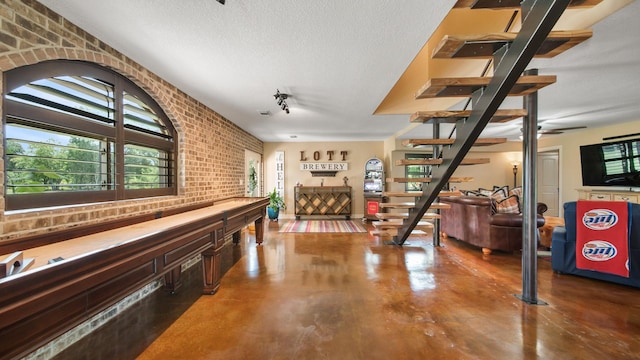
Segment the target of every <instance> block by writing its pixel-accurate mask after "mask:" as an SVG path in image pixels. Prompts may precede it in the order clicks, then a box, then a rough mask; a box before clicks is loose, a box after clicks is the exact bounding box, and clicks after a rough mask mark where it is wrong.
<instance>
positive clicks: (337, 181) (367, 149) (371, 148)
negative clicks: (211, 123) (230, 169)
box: [263, 141, 388, 219]
mask: <svg viewBox="0 0 640 360" xmlns="http://www.w3.org/2000/svg"><path fill="white" fill-rule="evenodd" d="M383 148H384V143H383V141H362V142H357V141H354V142H279V143H264V157H263V163H264V179H263V183H264V190H263V191H264V193H263V194H264V195H266V194H267V193H268V192H270V191H272V190H273V188H274V187H275V183H276V173H275V152H276V151H284V172H285V186H284V190H285V191H284V201H285V204H286V205H287V209H286V210H285V211H281V213H280V214H281V215H280V216H281V218H284V219H287V218H293V217H294V210H295V202H294V198H293V197H294V186H296V183H297V182H300V183H301V184H303V185H305V186H320V183H321V181H322V180H323V181H324V186H342V185H343V183H344V181H343V178H344V177H345V176H346V177H347V178H348V184H349V186H351V188H352V192H351V199H352V203H351V217H352V218H353V219H359V218H362V217H363V215H364V192H363V183H364V166H365V163H366V162H367V160H368V159H370V158H372V157H377V158H379V159H383V156H384V150H383ZM331 150H332V151H334V158H333V160H329V157H328V155H327V151H331ZM301 151H304V153H305V156H306V157H307V161H304V162H322V163H332V162H346V163H347V164H348V167H349V169H348V170H347V171H338V173H337V174H336V176H335V177H323V178H321V177H312V176H311V172H309V171H302V170H300V163H301V162H303V161H301V155H300V152H301ZM316 151H318V152H319V153H320V159H319V160H318V161H315V160H314V159H313V154H314V152H316ZM341 151H346V152H347V155H346V160H344V161H343V160H342V157H341V155H340V152H341ZM385 170H388V163H386V162H385Z"/></svg>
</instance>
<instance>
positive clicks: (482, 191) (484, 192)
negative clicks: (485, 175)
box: [478, 188, 493, 197]
mask: <svg viewBox="0 0 640 360" xmlns="http://www.w3.org/2000/svg"><path fill="white" fill-rule="evenodd" d="M478 192H479V193H480V194H481V195H482V196H488V197H490V196H491V195H492V194H493V190H489V189H483V188H479V189H478Z"/></svg>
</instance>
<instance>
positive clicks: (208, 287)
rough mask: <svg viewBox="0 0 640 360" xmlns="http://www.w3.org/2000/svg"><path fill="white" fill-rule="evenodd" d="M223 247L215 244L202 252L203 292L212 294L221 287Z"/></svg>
mask: <svg viewBox="0 0 640 360" xmlns="http://www.w3.org/2000/svg"><path fill="white" fill-rule="evenodd" d="M221 257H222V247H220V248H218V249H215V248H214V247H213V246H212V247H211V248H209V249H207V250H205V251H203V252H202V280H203V282H204V284H203V288H202V293H203V294H205V295H212V294H215V293H216V291H218V288H220V267H221V264H222V261H221Z"/></svg>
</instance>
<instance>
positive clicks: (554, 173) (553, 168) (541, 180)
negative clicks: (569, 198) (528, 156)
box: [536, 150, 560, 216]
mask: <svg viewBox="0 0 640 360" xmlns="http://www.w3.org/2000/svg"><path fill="white" fill-rule="evenodd" d="M558 157H559V154H558V150H553V151H546V152H541V153H538V158H537V161H538V171H537V179H536V180H537V184H538V189H537V193H538V202H543V203H545V204H547V207H548V208H549V209H548V210H547V212H545V213H544V214H545V215H548V216H558V214H559V207H560V204H559V202H560V200H559V199H560V183H559V182H560V180H559V179H560V177H559V176H558V173H559V168H558Z"/></svg>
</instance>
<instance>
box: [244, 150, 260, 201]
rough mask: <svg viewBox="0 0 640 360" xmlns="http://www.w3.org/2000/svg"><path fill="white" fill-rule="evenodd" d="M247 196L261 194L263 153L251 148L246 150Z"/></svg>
mask: <svg viewBox="0 0 640 360" xmlns="http://www.w3.org/2000/svg"><path fill="white" fill-rule="evenodd" d="M244 169H245V170H244V179H245V184H246V186H245V194H246V195H245V196H248V197H255V196H261V194H262V191H261V189H260V184H262V182H261V181H260V179H261V178H262V155H261V154H258V153H257V152H253V151H251V150H245V151H244Z"/></svg>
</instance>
